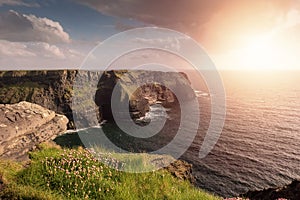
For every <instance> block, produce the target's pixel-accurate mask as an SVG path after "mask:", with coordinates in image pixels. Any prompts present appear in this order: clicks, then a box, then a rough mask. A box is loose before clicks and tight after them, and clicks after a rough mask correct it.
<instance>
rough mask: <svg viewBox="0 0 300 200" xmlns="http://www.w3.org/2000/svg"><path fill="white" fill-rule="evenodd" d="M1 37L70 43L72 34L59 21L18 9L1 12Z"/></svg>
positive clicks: (20, 40)
mask: <svg viewBox="0 0 300 200" xmlns="http://www.w3.org/2000/svg"><path fill="white" fill-rule="evenodd" d="M0 39H2V40H8V41H12V42H30V41H39V42H46V43H50V44H53V43H68V42H70V36H69V34H68V33H66V32H65V31H64V29H63V27H62V26H61V25H60V23H59V22H55V21H53V20H51V19H48V18H40V17H36V16H35V15H25V14H20V13H18V12H16V11H12V10H10V11H8V12H4V13H0Z"/></svg>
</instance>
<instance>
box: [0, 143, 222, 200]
mask: <svg viewBox="0 0 300 200" xmlns="http://www.w3.org/2000/svg"><path fill="white" fill-rule="evenodd" d="M30 156H31V162H30V164H28V165H26V166H24V163H17V162H12V161H1V162H0V177H2V181H3V183H4V185H5V186H4V188H3V189H2V190H1V191H0V199H50V200H51V199H55V200H57V199H208V200H209V199H219V198H218V197H215V196H213V195H211V194H208V193H206V192H204V191H202V190H199V189H197V188H195V187H193V186H192V185H191V184H190V183H189V182H188V181H183V180H179V179H176V178H175V177H173V176H172V175H171V174H170V173H169V172H167V171H166V170H159V171H153V172H149V173H126V172H122V171H120V170H116V169H112V168H110V167H108V165H107V164H108V163H109V164H110V165H115V167H116V168H119V169H121V168H122V167H124V163H123V162H122V161H119V160H117V159H114V158H109V157H106V156H104V157H103V159H102V162H99V160H98V159H96V158H95V157H93V156H92V154H91V153H90V152H89V151H87V150H86V149H83V148H80V147H79V148H77V149H67V148H65V149H61V148H58V147H53V146H49V145H41V147H40V150H38V151H35V152H32V153H31V155H30ZM119 157H120V156H119ZM144 157H145V156H142V157H141V158H136V157H134V158H133V159H144ZM139 163H140V164H142V163H144V162H137V164H139Z"/></svg>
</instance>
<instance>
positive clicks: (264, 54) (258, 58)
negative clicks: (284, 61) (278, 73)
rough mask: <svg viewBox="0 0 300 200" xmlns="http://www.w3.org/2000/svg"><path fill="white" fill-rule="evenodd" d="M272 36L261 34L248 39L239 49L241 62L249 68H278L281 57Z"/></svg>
mask: <svg viewBox="0 0 300 200" xmlns="http://www.w3.org/2000/svg"><path fill="white" fill-rule="evenodd" d="M275 44H276V43H275V42H274V41H273V40H272V37H266V36H260V37H253V38H250V39H248V40H247V42H246V45H245V46H244V47H243V48H241V49H240V50H239V55H240V56H239V58H238V59H239V63H240V64H241V65H242V66H244V67H245V68H247V69H263V70H264V69H278V68H280V65H279V60H278V59H280V58H281V55H280V52H279V48H278V47H277V46H276V45H275Z"/></svg>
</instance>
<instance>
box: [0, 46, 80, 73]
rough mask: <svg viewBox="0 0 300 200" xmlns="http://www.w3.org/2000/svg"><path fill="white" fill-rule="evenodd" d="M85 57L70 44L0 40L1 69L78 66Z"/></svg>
mask: <svg viewBox="0 0 300 200" xmlns="http://www.w3.org/2000/svg"><path fill="white" fill-rule="evenodd" d="M83 57H84V55H83V54H81V53H80V52H78V51H77V50H75V49H72V48H70V46H69V44H65V45H62V46H57V45H53V44H49V43H46V42H10V41H7V40H0V70H6V69H7V67H12V68H10V69H11V70H13V69H39V68H41V67H42V68H43V67H46V68H68V67H78V66H79V65H80V63H81V61H82V59H83Z"/></svg>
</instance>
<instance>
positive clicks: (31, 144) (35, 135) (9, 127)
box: [0, 101, 68, 160]
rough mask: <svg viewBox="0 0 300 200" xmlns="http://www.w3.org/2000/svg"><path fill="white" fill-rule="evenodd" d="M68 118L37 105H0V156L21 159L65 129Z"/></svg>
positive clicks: (26, 103) (21, 103) (25, 103)
mask: <svg viewBox="0 0 300 200" xmlns="http://www.w3.org/2000/svg"><path fill="white" fill-rule="evenodd" d="M67 123H68V119H67V118H66V117H65V116H64V115H59V114H56V113H55V112H54V111H51V110H48V109H46V108H43V107H42V106H39V105H37V104H33V103H29V102H25V101H22V102H20V103H17V104H0V158H2V159H13V160H24V159H26V157H27V153H28V152H29V151H30V150H32V149H34V148H35V146H36V145H37V144H39V143H42V142H45V141H49V140H53V139H54V138H56V137H57V136H58V135H60V134H61V133H64V132H65V131H66V130H67Z"/></svg>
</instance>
